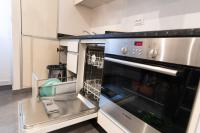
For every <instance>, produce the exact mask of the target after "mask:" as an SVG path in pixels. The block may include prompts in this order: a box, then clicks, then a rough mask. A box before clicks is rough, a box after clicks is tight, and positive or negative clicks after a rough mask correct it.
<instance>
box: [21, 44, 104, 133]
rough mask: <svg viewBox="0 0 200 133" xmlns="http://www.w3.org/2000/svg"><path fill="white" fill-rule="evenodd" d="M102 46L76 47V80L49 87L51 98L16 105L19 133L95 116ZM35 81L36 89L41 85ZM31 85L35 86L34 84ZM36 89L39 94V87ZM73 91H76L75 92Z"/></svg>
mask: <svg viewBox="0 0 200 133" xmlns="http://www.w3.org/2000/svg"><path fill="white" fill-rule="evenodd" d="M103 59H104V45H102V44H101V45H100V44H94V43H92V44H87V43H83V44H80V45H79V53H78V68H77V69H78V70H77V72H78V74H77V79H76V81H67V82H62V83H58V84H54V85H51V86H49V87H53V88H54V90H55V91H56V92H57V93H55V95H53V96H46V97H40V96H39V94H38V96H37V97H32V98H30V99H25V100H23V101H20V102H19V104H18V115H19V132H20V133H45V132H51V131H54V130H57V129H60V128H63V127H67V126H70V125H73V124H76V123H79V122H83V121H86V120H89V119H93V118H96V117H97V111H98V109H99V97H100V92H101V81H102V80H101V77H102V73H103V70H102V69H103ZM43 82H44V81H43V80H38V82H36V83H35V84H36V86H41V85H42V84H43ZM33 86H34V85H33ZM37 88H38V92H39V89H40V87H37ZM66 90H67V91H66ZM74 90H75V91H74Z"/></svg>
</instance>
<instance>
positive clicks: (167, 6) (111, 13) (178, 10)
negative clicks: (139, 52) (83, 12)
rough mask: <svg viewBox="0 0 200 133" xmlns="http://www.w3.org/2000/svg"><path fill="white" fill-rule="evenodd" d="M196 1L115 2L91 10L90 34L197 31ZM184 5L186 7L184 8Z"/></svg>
mask: <svg viewBox="0 0 200 133" xmlns="http://www.w3.org/2000/svg"><path fill="white" fill-rule="evenodd" d="M197 3H199V4H200V1H199V0H165V1H162V0H142V1H141V0H114V1H112V2H110V3H108V4H105V5H102V6H100V7H97V8H95V9H93V11H92V12H93V14H92V16H93V19H92V22H91V31H94V32H96V33H104V31H105V30H111V31H125V32H133V31H151V30H168V29H185V28H199V27H200V23H199V21H197V20H198V19H199V18H200V9H199V7H198V5H199V4H197ZM186 5H187V7H186ZM199 20H200V19H199Z"/></svg>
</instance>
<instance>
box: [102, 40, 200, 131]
mask: <svg viewBox="0 0 200 133" xmlns="http://www.w3.org/2000/svg"><path fill="white" fill-rule="evenodd" d="M199 50H200V38H147V39H144V38H143V39H135V38H134V39H132V38H130V39H109V40H108V41H107V44H106V46H105V58H104V59H105V61H104V73H103V83H102V87H103V88H102V90H101V93H102V97H101V102H100V103H101V104H100V108H101V110H102V111H103V112H105V113H106V114H108V115H109V116H110V117H111V118H112V119H113V120H114V121H117V122H118V123H120V124H121V125H122V126H123V127H124V128H125V129H126V131H127V132H134V133H156V132H163V133H184V132H191V131H194V130H195V129H192V127H193V124H194V123H193V122H194V121H198V118H196V117H197V116H198V115H197V114H198V113H197V112H198V110H199V107H198V106H197V105H195V103H196V104H197V103H198V102H199V100H198V99H197V98H195V97H196V96H197V95H199V93H198V89H199V79H200V52H199ZM194 108H195V110H194Z"/></svg>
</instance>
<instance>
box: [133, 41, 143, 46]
mask: <svg viewBox="0 0 200 133" xmlns="http://www.w3.org/2000/svg"><path fill="white" fill-rule="evenodd" d="M135 46H143V42H141V41H136V42H135Z"/></svg>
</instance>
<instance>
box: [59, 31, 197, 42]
mask: <svg viewBox="0 0 200 133" xmlns="http://www.w3.org/2000/svg"><path fill="white" fill-rule="evenodd" d="M154 37H200V29H199V28H198V29H181V30H180V29H178V30H163V31H144V32H107V33H106V34H97V35H82V36H68V35H63V34H58V38H59V39H109V38H154Z"/></svg>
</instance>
